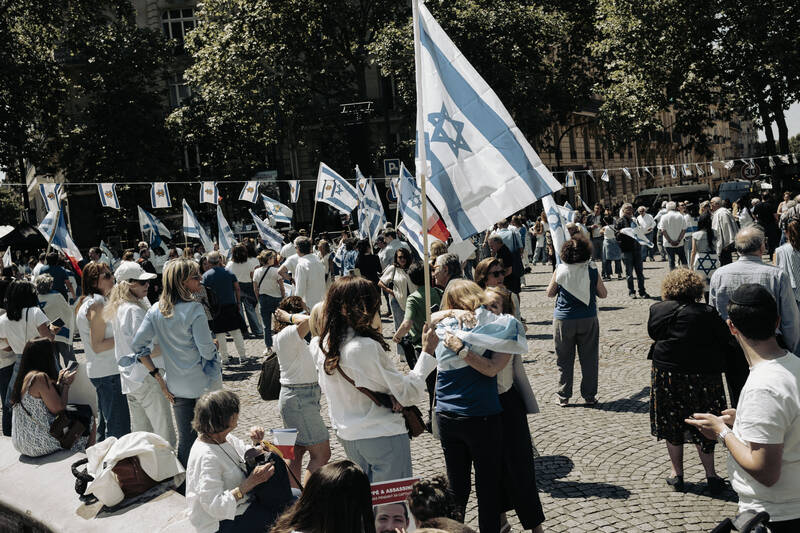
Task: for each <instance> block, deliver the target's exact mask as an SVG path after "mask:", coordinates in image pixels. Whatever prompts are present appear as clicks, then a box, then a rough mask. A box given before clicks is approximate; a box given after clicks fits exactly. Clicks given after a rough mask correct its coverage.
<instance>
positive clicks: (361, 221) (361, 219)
mask: <svg viewBox="0 0 800 533" xmlns="http://www.w3.org/2000/svg"><path fill="white" fill-rule="evenodd" d="M364 181H366V184H365V186H364V191H363V192H362V191H361V183H362V182H364ZM356 184H358V185H359V187H358V192H359V195H358V229H359V232H360V233H361V236H362V238H368V239H370V241H374V240H375V239H377V238H378V234H379V233H380V232H381V229H382V228H383V225H384V224H385V223H386V214H385V213H384V212H383V204H382V203H381V199H380V198H379V197H378V190H377V189H376V188H375V182H374V181H373V180H365V179H364V175H363V174H362V173H361V170H360V169H359V168H358V165H356Z"/></svg>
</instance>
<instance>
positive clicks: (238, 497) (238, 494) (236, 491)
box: [231, 487, 244, 501]
mask: <svg viewBox="0 0 800 533" xmlns="http://www.w3.org/2000/svg"><path fill="white" fill-rule="evenodd" d="M231 494H233V497H234V498H235V499H236V501H239V500H241V499H242V498H244V494H242V489H240V488H239V487H236V488H235V489H233V490H232V491H231Z"/></svg>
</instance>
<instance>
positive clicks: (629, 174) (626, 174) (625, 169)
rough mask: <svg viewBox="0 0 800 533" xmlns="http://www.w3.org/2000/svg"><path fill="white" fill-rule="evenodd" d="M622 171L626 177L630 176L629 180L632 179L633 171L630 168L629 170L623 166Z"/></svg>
mask: <svg viewBox="0 0 800 533" xmlns="http://www.w3.org/2000/svg"><path fill="white" fill-rule="evenodd" d="M622 173H623V174H625V177H626V178H628V179H629V180H630V179H631V171H630V170H628V169H627V168H623V169H622Z"/></svg>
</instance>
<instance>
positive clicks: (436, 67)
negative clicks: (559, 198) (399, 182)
mask: <svg viewBox="0 0 800 533" xmlns="http://www.w3.org/2000/svg"><path fill="white" fill-rule="evenodd" d="M416 5H417V2H416V0H415V6H416ZM418 10H419V16H418V17H417V20H416V21H415V23H416V24H417V27H415V34H416V33H418V35H419V41H418V46H417V47H416V49H415V52H416V68H417V71H418V74H417V80H418V85H417V103H418V104H417V105H418V108H417V146H418V148H417V152H418V153H419V144H420V143H421V142H422V143H424V147H425V151H426V163H427V165H426V167H423V166H422V165H420V164H417V172H418V173H419V174H421V173H422V172H423V171H424V172H425V173H426V174H429V175H430V186H429V187H428V188H426V192H427V195H428V197H429V198H430V200H431V202H433V204H434V205H435V206H436V207H437V209H438V210H439V213H440V214H441V215H442V218H443V220H444V223H445V225H446V226H447V228H448V230H450V233H451V234H452V236H453V238H454V239H455V240H456V241H459V240H464V239H466V238H467V237H469V236H471V235H474V234H475V233H478V232H479V231H483V230H486V229H489V228H490V227H491V226H492V225H493V224H494V223H495V222H497V221H498V220H500V219H501V218H505V217H507V216H510V215H512V214H513V213H516V212H517V211H520V210H521V209H523V208H525V207H527V206H528V205H530V204H532V203H534V202H535V201H536V200H537V199H539V198H541V197H542V196H546V195H548V194H551V193H552V192H553V191H557V190H559V189H561V188H562V186H561V184H560V183H559V182H558V180H556V179H555V178H554V177H553V175H552V174H551V173H550V171H549V170H548V169H547V167H545V166H544V164H543V163H542V161H541V160H540V159H539V156H538V155H537V154H536V152H535V151H534V150H533V148H532V147H531V145H530V144H529V143H528V141H527V140H526V139H525V137H524V136H523V135H522V132H521V131H520V130H519V128H517V126H516V124H514V121H513V120H512V118H511V115H510V114H509V113H508V111H507V110H506V108H505V107H504V106H503V104H502V102H501V101H500V99H499V98H498V97H497V94H495V92H494V91H492V89H491V88H490V87H489V85H488V84H487V83H486V82H485V81H484V80H483V78H481V76H480V75H479V74H478V72H477V71H476V70H475V69H474V68H473V67H472V65H470V64H469V62H468V61H467V60H466V58H465V57H464V56H463V54H462V53H461V52H460V51H459V50H458V48H456V46H455V44H453V42H452V41H451V40H450V38H449V37H448V36H447V34H446V33H445V32H444V30H442V28H441V27H440V26H439V24H438V23H437V22H436V20H435V19H434V18H433V16H432V15H431V13H430V12H429V11H428V9H427V8H426V7H425V6H424V5H423V4H422V3H421V2H420V3H419V4H418Z"/></svg>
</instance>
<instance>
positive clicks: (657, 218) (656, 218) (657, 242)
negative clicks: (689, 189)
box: [651, 200, 667, 261]
mask: <svg viewBox="0 0 800 533" xmlns="http://www.w3.org/2000/svg"><path fill="white" fill-rule="evenodd" d="M666 214H667V202H666V200H665V201H663V202H661V209H659V210H658V213H656V216H654V217H653V220H654V221H655V223H656V225H658V223H659V221H661V217H663V216H664V215H666ZM651 240H652V241H653V242H654V243H655V245H656V246H657V247H658V253H659V254H661V260H662V261H665V260H666V256H667V253H666V252H665V251H664V247H663V246H662V245H661V230H660V229H658V227H656V238H655V239H651Z"/></svg>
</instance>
